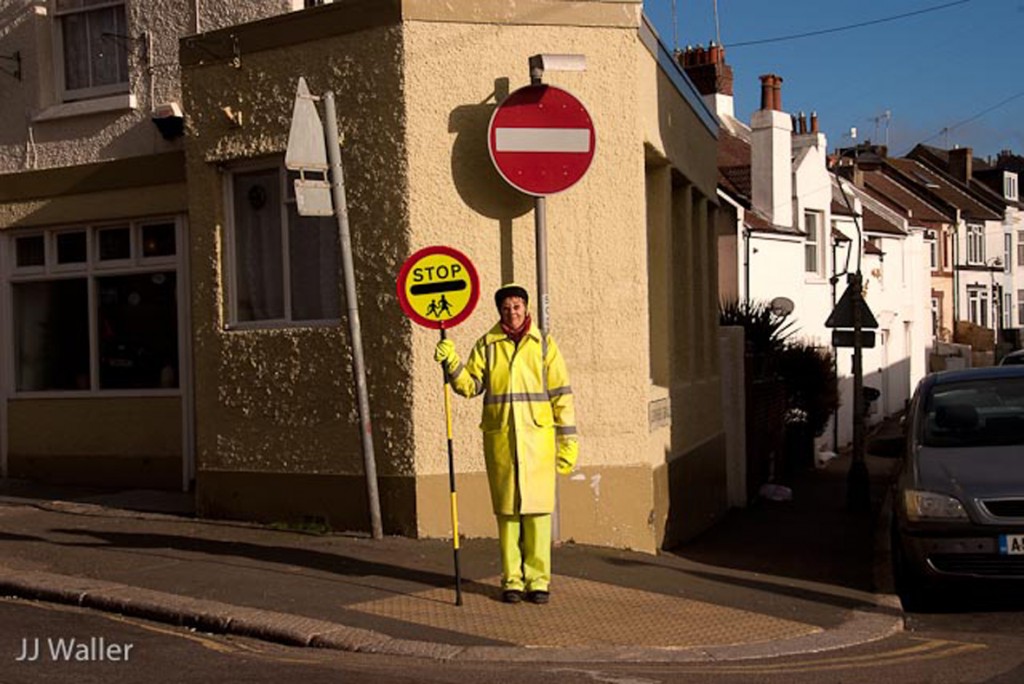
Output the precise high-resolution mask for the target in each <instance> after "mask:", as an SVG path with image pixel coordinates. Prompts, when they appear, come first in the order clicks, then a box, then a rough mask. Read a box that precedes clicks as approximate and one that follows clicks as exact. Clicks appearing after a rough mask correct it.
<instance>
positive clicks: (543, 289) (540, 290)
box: [529, 55, 562, 541]
mask: <svg viewBox="0 0 1024 684" xmlns="http://www.w3.org/2000/svg"><path fill="white" fill-rule="evenodd" d="M529 64H530V85H543V84H544V80H543V76H544V59H543V57H542V56H541V55H535V56H533V57H531V58H530V61H529ZM533 200H534V203H533V225H534V243H535V248H536V250H537V325H538V326H539V327H540V334H541V339H542V340H543V341H544V342H543V344H542V345H541V349H543V350H544V351H545V352H546V351H547V339H548V333H549V332H550V330H551V320H550V318H549V315H550V313H551V298H550V296H549V295H548V205H547V197H545V196H544V195H537V196H535V197H534V198H533ZM541 363H543V360H542V361H541ZM544 383H545V385H546V384H547V375H545V376H544ZM544 389H545V391H547V387H545V388H544ZM556 449H557V444H556ZM559 489H560V488H559V486H558V478H557V477H556V478H555V506H554V510H553V511H552V514H551V538H552V539H553V540H555V541H557V540H559V539H560V538H561V527H562V525H561V521H560V519H559V518H560V517H561V516H559V514H558V504H559V500H560V496H559V494H560V492H559Z"/></svg>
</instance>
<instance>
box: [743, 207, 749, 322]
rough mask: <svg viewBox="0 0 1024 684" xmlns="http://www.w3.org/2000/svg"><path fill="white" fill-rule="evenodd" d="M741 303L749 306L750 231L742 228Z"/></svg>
mask: <svg viewBox="0 0 1024 684" xmlns="http://www.w3.org/2000/svg"><path fill="white" fill-rule="evenodd" d="M743 303H744V304H745V305H746V306H747V307H749V306H750V229H749V228H747V227H746V226H744V227H743Z"/></svg>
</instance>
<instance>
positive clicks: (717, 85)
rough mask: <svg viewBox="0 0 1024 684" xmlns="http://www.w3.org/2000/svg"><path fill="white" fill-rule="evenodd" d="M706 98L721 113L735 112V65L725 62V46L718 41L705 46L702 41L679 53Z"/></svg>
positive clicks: (691, 78) (682, 63)
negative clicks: (733, 71)
mask: <svg viewBox="0 0 1024 684" xmlns="http://www.w3.org/2000/svg"><path fill="white" fill-rule="evenodd" d="M676 60H677V61H678V62H679V63H680V64H681V65H682V67H683V71H685V72H686V75H687V76H688V77H689V79H690V81H691V82H692V83H693V85H694V87H695V88H697V92H698V93H700V94H701V95H702V96H703V97H704V102H705V103H707V105H708V107H709V108H710V109H711V111H713V112H714V113H715V114H716V115H718V116H723V115H727V116H733V76H732V67H731V66H729V65H728V64H726V63H725V48H724V47H721V46H720V45H716V44H715V43H714V41H712V42H711V43H710V44H708V49H707V50H705V49H704V48H702V47H701V46H700V45H698V46H697V47H695V48H692V47H690V46H689V45H687V46H686V50H684V51H683V52H681V53H678V54H677V55H676Z"/></svg>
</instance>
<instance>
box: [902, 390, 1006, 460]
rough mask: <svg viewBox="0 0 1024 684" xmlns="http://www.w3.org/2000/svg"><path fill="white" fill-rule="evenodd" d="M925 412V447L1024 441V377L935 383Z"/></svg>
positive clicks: (987, 444) (1002, 443) (923, 436)
mask: <svg viewBox="0 0 1024 684" xmlns="http://www.w3.org/2000/svg"><path fill="white" fill-rule="evenodd" d="M924 411H925V416H924V418H925V419H924V430H923V431H924V434H923V435H922V442H923V444H924V445H925V446H930V447H971V446H1009V445H1015V444H1024V378H990V379H986V380H971V381H965V382H955V383H947V384H938V385H934V386H933V387H932V391H931V394H929V395H928V397H927V399H926V400H925V402H924Z"/></svg>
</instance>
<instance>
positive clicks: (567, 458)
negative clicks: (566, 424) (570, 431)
mask: <svg viewBox="0 0 1024 684" xmlns="http://www.w3.org/2000/svg"><path fill="white" fill-rule="evenodd" d="M579 456H580V443H579V442H577V441H576V440H575V439H566V440H559V442H558V455H557V456H556V457H555V470H556V471H557V472H558V474H559V475H568V474H569V473H571V472H572V470H573V468H575V467H576V459H577V458H579Z"/></svg>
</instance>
